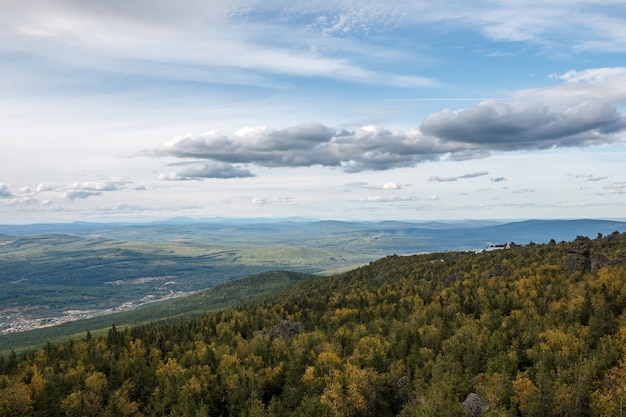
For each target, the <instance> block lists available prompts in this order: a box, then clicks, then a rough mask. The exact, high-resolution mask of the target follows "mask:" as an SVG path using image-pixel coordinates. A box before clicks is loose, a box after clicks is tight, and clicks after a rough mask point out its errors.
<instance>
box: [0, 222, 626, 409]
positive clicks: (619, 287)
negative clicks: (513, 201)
mask: <svg viewBox="0 0 626 417" xmlns="http://www.w3.org/2000/svg"><path fill="white" fill-rule="evenodd" d="M581 247H582V250H581ZM573 255H575V256H573ZM580 256H582V257H584V259H582V258H580ZM574 258H575V259H574ZM572 259H574V261H576V262H574V261H573V260H572ZM625 308H626V235H624V234H619V233H614V234H612V235H609V236H606V237H602V236H598V237H597V238H596V239H593V240H590V239H586V238H578V239H577V240H576V242H571V243H567V242H562V243H556V242H552V243H550V244H545V245H535V244H530V245H524V246H516V245H513V246H511V247H510V248H507V249H501V250H496V251H489V252H484V253H473V252H453V253H436V254H426V255H416V256H401V257H398V256H390V257H387V258H384V259H381V260H379V261H377V262H374V263H372V264H370V265H367V266H364V267H361V268H358V269H356V270H353V271H350V272H347V273H344V274H341V275H336V276H331V277H323V278H316V279H311V280H307V281H304V282H300V283H298V284H295V285H293V286H292V287H290V288H288V289H287V290H284V291H282V292H280V293H277V294H274V295H272V296H270V297H264V298H263V299H261V300H257V301H254V302H252V303H247V304H244V305H241V306H240V307H238V308H235V309H231V310H227V311H222V312H219V313H215V314H207V315H204V316H199V317H194V318H189V319H184V320H182V319H179V320H176V321H171V322H167V323H158V324H151V325H142V326H136V327H131V328H123V329H118V328H115V327H114V328H111V329H110V330H109V332H108V334H107V335H106V336H103V337H91V336H90V335H87V336H86V337H85V338H83V339H81V340H74V341H72V342H71V343H67V344H63V345H51V344H48V345H46V346H45V347H44V348H42V349H40V350H38V351H36V352H31V353H27V354H23V355H20V356H17V355H10V356H7V357H4V358H2V359H1V360H0V416H20V415H24V416H30V415H34V416H163V415H169V416H404V417H410V416H469V415H472V414H474V415H477V414H480V415H481V416H502V417H504V416H621V415H626V316H625V315H624V309H625ZM470 393H474V394H475V395H474V397H473V398H479V399H480V400H481V401H484V403H485V404H487V407H483V409H481V410H479V411H476V410H475V409H474V410H472V409H470V408H468V407H463V405H462V404H463V401H464V400H465V399H466V398H467V397H468V394H470ZM476 401H478V400H476Z"/></svg>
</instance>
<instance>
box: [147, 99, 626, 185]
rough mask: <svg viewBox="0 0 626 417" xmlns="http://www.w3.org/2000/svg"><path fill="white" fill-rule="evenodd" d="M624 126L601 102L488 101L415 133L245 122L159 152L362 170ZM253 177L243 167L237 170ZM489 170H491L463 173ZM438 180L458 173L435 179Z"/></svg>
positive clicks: (602, 139) (576, 143) (571, 141)
mask: <svg viewBox="0 0 626 417" xmlns="http://www.w3.org/2000/svg"><path fill="white" fill-rule="evenodd" d="M623 130H626V118H625V117H624V116H623V115H622V114H620V113H619V112H618V111H617V109H616V108H615V107H614V106H612V105H610V104H607V103H603V102H600V101H586V102H584V103H583V104H580V105H577V106H570V107H559V108H556V107H554V108H553V107H550V106H547V105H544V104H539V103H527V102H512V103H505V102H501V101H496V100H487V101H484V102H482V103H480V104H478V105H476V106H473V107H468V108H465V109H462V110H458V111H449V110H444V111H441V112H438V113H434V114H432V115H430V116H429V117H428V118H426V120H424V122H423V123H422V125H421V126H420V127H419V129H414V130H410V131H400V130H395V129H384V128H380V127H375V126H366V127H363V128H360V129H356V130H350V131H349V130H334V129H332V128H329V127H327V126H324V125H322V124H321V123H317V122H308V123H302V124H299V125H297V126H293V127H289V128H286V129H279V130H276V129H270V128H266V127H259V128H244V129H241V130H239V131H238V132H236V133H234V134H223V133H219V132H215V131H211V132H208V133H206V134H203V135H194V134H189V135H186V136H181V137H176V138H173V139H172V140H169V141H167V142H165V143H163V144H162V145H161V146H159V147H158V148H157V149H156V150H155V152H156V154H157V155H162V156H166V155H169V156H175V157H179V158H195V159H206V160H211V161H214V162H219V163H225V164H255V165H259V166H265V167H309V166H314V165H321V166H327V167H337V168H341V169H343V170H344V171H346V172H360V171H366V170H369V171H381V170H388V169H393V168H401V167H411V166H415V165H416V164H418V163H420V162H424V161H435V160H438V159H440V158H442V157H444V156H445V157H448V158H450V159H453V160H466V159H476V158H484V157H487V156H489V155H490V154H491V153H492V152H494V151H501V152H503V151H516V150H538V149H549V148H555V147H584V146H592V145H599V144H603V143H610V142H614V141H616V134H617V133H619V132H621V131H623ZM240 174H241V175H240ZM250 175H252V174H251V173H245V172H241V173H238V174H234V175H232V176H250ZM482 175H487V173H485V172H477V173H472V174H468V175H467V176H461V177H456V179H459V178H473V177H476V176H482ZM208 176H210V175H208ZM182 177H189V178H193V177H205V176H204V175H197V176H194V175H185V176H182ZM223 177H224V178H230V177H229V176H228V175H226V176H223ZM172 179H173V178H172ZM432 180H433V181H454V180H455V179H452V178H439V177H433V179H432Z"/></svg>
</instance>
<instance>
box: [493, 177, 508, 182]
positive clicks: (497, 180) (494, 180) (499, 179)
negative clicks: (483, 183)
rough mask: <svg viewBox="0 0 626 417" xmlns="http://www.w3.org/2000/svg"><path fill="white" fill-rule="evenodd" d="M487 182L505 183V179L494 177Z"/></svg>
mask: <svg viewBox="0 0 626 417" xmlns="http://www.w3.org/2000/svg"><path fill="white" fill-rule="evenodd" d="M489 181H491V182H503V181H506V178H504V177H494V178H489Z"/></svg>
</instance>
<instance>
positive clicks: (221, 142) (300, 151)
mask: <svg viewBox="0 0 626 417" xmlns="http://www.w3.org/2000/svg"><path fill="white" fill-rule="evenodd" d="M446 151H447V147H446V146H445V145H440V144H438V143H436V141H435V140H433V139H432V138H427V137H423V135H421V134H420V133H419V132H418V131H411V132H402V131H399V130H389V129H383V128H380V127H375V126H365V127H363V128H360V129H356V130H352V131H347V130H335V129H332V128H330V127H327V126H324V125H322V124H321V123H318V122H307V123H301V124H299V125H296V126H293V127H289V128H285V129H270V128H268V127H249V128H244V129H241V130H239V131H237V132H235V133H234V134H231V135H228V134H224V133H220V132H216V131H209V132H207V133H205V134H203V135H194V134H187V135H184V136H180V137H175V138H173V139H171V140H169V141H167V142H165V143H163V144H162V145H161V146H159V147H158V148H157V149H156V150H155V153H156V154H157V155H162V156H168V155H169V156H176V157H179V158H197V159H209V160H213V161H216V162H224V163H231V164H233V163H240V164H256V165H259V166H265V167H309V166H314V165H321V166H327V167H340V168H343V170H344V171H346V172H359V171H364V170H373V171H379V170H386V169H391V168H397V167H405V166H412V165H415V164H416V163H418V162H421V161H425V160H431V159H437V158H438V157H439V156H440V155H442V154H444V153H445V152H446Z"/></svg>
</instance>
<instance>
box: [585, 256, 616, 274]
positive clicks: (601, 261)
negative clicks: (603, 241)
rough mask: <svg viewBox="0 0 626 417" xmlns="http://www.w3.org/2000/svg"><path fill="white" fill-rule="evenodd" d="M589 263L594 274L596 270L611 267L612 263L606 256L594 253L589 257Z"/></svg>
mask: <svg viewBox="0 0 626 417" xmlns="http://www.w3.org/2000/svg"><path fill="white" fill-rule="evenodd" d="M590 261H591V270H592V271H594V272H596V271H598V269H600V268H604V267H605V266H608V265H611V263H612V262H611V261H610V260H609V258H607V257H606V255H603V254H601V253H594V254H593V255H591V257H590Z"/></svg>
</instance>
